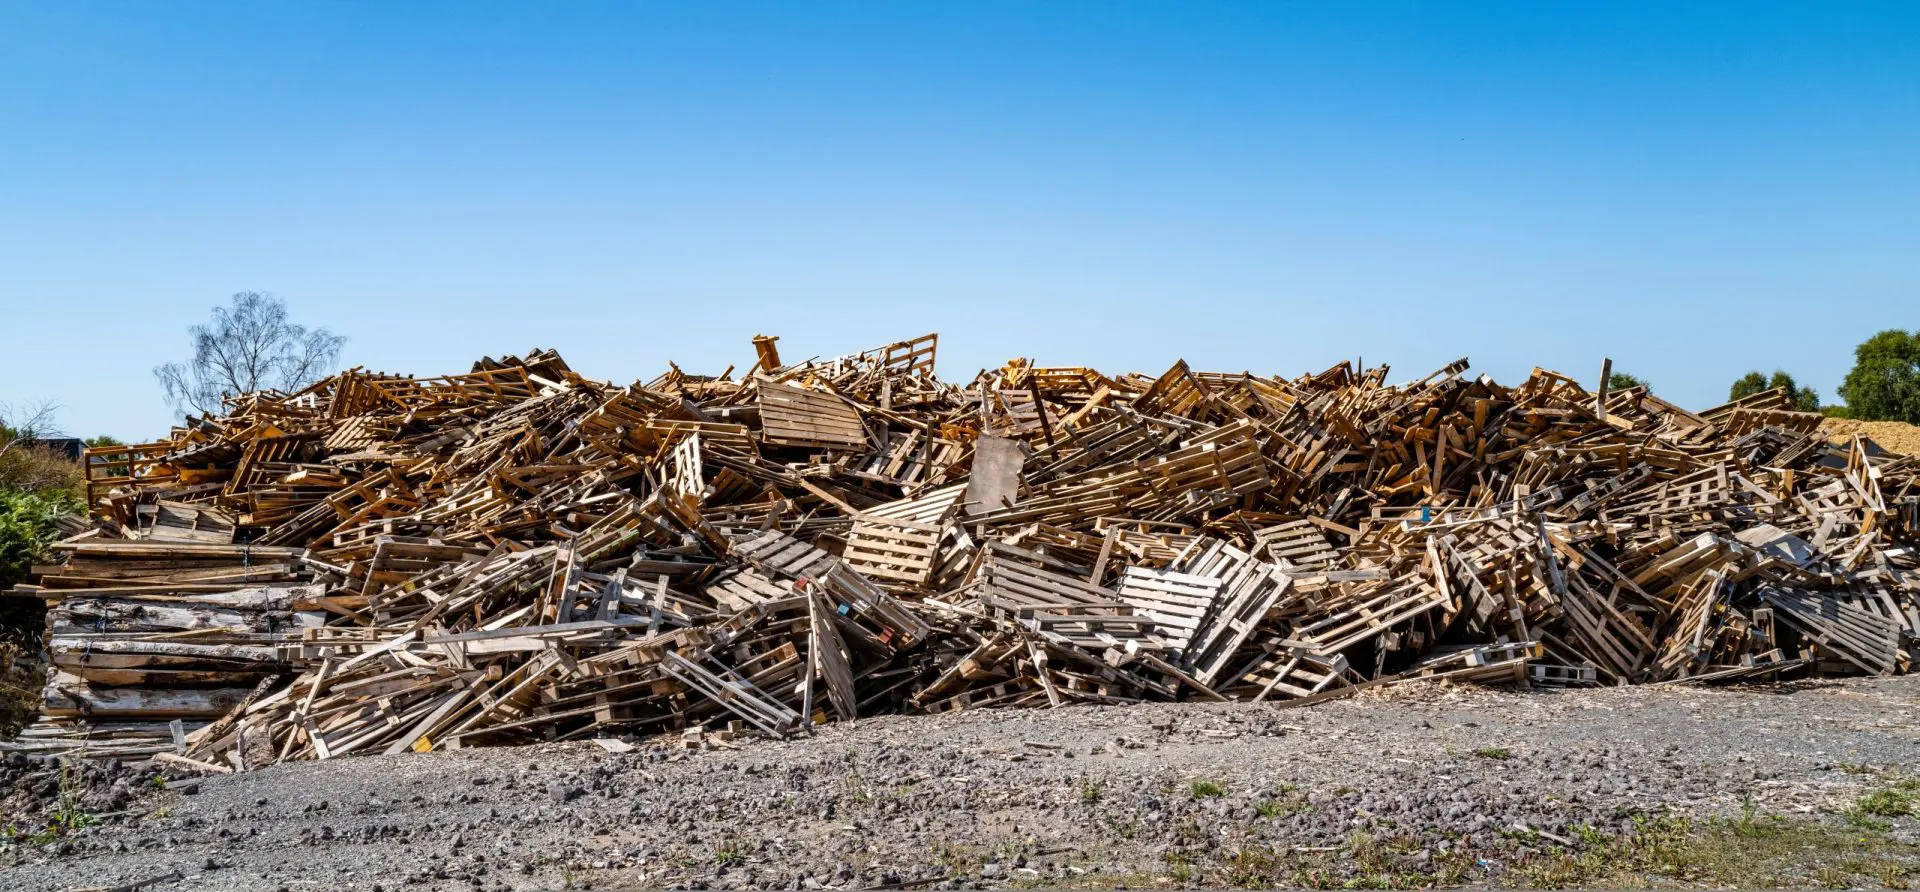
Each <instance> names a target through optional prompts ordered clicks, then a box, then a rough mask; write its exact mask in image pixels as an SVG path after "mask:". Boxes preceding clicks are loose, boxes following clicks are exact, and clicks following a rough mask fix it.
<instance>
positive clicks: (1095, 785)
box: [1080, 775, 1100, 805]
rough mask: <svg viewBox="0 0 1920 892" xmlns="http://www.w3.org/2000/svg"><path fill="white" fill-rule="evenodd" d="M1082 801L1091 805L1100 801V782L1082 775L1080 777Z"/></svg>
mask: <svg viewBox="0 0 1920 892" xmlns="http://www.w3.org/2000/svg"><path fill="white" fill-rule="evenodd" d="M1080 801H1081V802H1085V803H1087V804H1089V805H1091V804H1093V803H1095V802H1099V801H1100V782H1099V781H1097V780H1094V779H1093V778H1090V777H1087V776H1085V775H1082V776H1081V777H1080Z"/></svg>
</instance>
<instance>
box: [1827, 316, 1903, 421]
mask: <svg viewBox="0 0 1920 892" xmlns="http://www.w3.org/2000/svg"><path fill="white" fill-rule="evenodd" d="M1853 357H1854V362H1853V371H1850V372H1848V373H1847V378H1846V381H1845V382H1843V383H1842V384H1841V385H1840V398H1841V399H1844V400H1846V401H1847V413H1848V415H1849V416H1851V417H1853V418H1858V419H1861V420H1864V421H1905V422H1908V423H1910V424H1920V332H1915V333H1908V332H1904V331H1901V330H1899V329H1897V328H1893V329H1888V330H1886V331H1883V332H1880V333H1879V334H1876V335H1874V336H1873V337H1871V338H1868V339H1867V340H1866V341H1865V342H1864V343H1862V344H1861V345H1860V346H1859V347H1857V348H1855V349H1854V351H1853Z"/></svg>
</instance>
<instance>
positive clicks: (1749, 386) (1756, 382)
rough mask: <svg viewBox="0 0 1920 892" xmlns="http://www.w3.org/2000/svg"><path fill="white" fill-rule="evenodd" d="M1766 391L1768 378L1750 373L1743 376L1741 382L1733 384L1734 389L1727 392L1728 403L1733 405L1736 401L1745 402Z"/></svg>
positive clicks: (1757, 373) (1756, 373)
mask: <svg viewBox="0 0 1920 892" xmlns="http://www.w3.org/2000/svg"><path fill="white" fill-rule="evenodd" d="M1766 389H1767V376H1765V375H1762V374H1760V373H1759V372H1748V373H1746V374H1744V375H1741V376H1740V380H1738V381H1735V382H1733V387H1732V389H1730V390H1728V391H1727V402H1730V403H1731V402H1734V401H1736V400H1744V399H1746V398H1747V397H1750V396H1753V395H1754V394H1756V393H1760V392H1762V391H1764V390H1766Z"/></svg>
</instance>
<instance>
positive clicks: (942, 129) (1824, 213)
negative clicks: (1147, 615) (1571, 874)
mask: <svg viewBox="0 0 1920 892" xmlns="http://www.w3.org/2000/svg"><path fill="white" fill-rule="evenodd" d="M1916 286H1920V3H1916V2H1911V0H1907V2H1895V3H1878V4H1874V3H1847V2H1835V3H1823V2H1800V3H1785V4H1779V3H1755V2H1742V3H1707V2H1689V3H1679V4H1675V3H1665V2H1662V3H1644V4H1642V3H1630V2H1622V0H1608V2H1597V3H1579V2H1547V3H1542V2H1516V3H1453V4H1448V3H1437V2H1405V3H1360V2H1347V0H1342V2H1323V3H1286V2H1264V3H1248V4H1233V3H1193V2H1178V3H1164V4H1163V3H1145V2H1106V3H1074V2H1023V3H995V2H980V0H970V2H965V3H958V2H956V3H947V4H937V3H918V2H908V3H871V2H862V3H846V4H810V3H769V4H732V3H712V2H700V3H678V4H668V3H637V2H635V3H604V4H600V3H542V4H532V3H528V4H514V5H507V4H491V3H476V2H459V3H444V4H436V3H404V4H392V3H351V2H324V3H310V4H307V3H291V2H272V3H234V4H225V3H203V2H192V3H186V2H170V3H157V2H156V3H98V4H86V3H70V2H57V3H48V2H40V0H34V2H0V310H3V311H4V312H0V326H4V327H5V329H6V331H7V335H8V336H7V337H6V339H5V343H6V345H7V347H8V350H9V354H10V356H9V359H10V361H9V362H8V364H7V366H6V368H5V370H4V371H0V400H4V401H10V402H14V403H20V402H26V401H32V400H36V399H51V400H55V401H57V402H59V403H60V404H62V405H63V406H64V407H65V408H64V411H63V412H62V416H61V417H62V420H63V422H64V426H65V427H67V428H68V429H69V430H71V431H73V432H75V433H78V434H94V433H112V434H116V435H118V436H121V437H123V438H127V439H151V438H153V437H154V436H155V435H157V434H159V433H161V432H163V431H164V428H165V426H166V425H167V423H168V422H169V412H168V411H167V410H166V408H165V407H164V405H163V404H162V402H161V399H160V394H159V390H158V387H157V385H155V383H154V381H153V379H152V376H151V374H150V369H151V367H152V366H153V365H155V364H156V363H159V362H163V361H166V360H169V359H176V358H180V356H181V355H182V354H183V353H184V352H185V349H186V337H185V332H184V330H185V328H186V326H187V325H188V324H190V323H192V322H195V321H199V320H201V319H203V318H204V317H205V315H206V312H207V309H208V308H209V307H211V306H212V305H213V304H215V303H218V302H221V301H223V300H224V299H225V298H226V296H227V295H229V294H231V293H233V292H235V291H240V290H264V291H272V292H275V293H278V294H279V295H281V296H283V297H284V298H286V299H287V300H288V301H289V303H290V304H291V306H292V308H293V310H294V313H295V315H296V316H297V317H299V318H300V319H301V320H303V321H307V322H311V323H314V324H319V325H324V326H327V327H330V328H333V329H334V330H336V331H339V332H340V333H343V334H346V335H348V336H350V337H351V338H352V340H351V341H350V342H349V344H348V346H347V348H346V352H345V355H344V362H345V363H346V364H348V365H365V366H367V367H370V368H377V369H384V370H390V371H404V372H412V373H417V374H433V373H441V372H448V371H460V370H464V369H465V368H466V367H467V365H468V363H470V362H471V361H472V360H473V359H475V358H477V357H479V356H481V355H488V354H490V355H499V354H501V353H507V352H520V351H524V350H526V349H528V348H531V347H535V346H545V347H554V348H557V349H559V350H560V351H561V352H562V354H563V355H565V356H566V357H567V358H568V359H569V360H570V361H571V362H572V363H573V365H574V366H575V368H577V369H579V370H581V371H582V372H584V373H586V374H589V375H592V376H595V377H603V378H611V379H617V380H623V381H624V380H631V379H634V378H646V377H651V376H652V375H654V374H655V373H656V372H658V371H660V370H661V369H663V368H664V367H665V361H666V360H667V359H674V360H676V361H678V362H679V363H680V364H681V365H682V366H683V367H686V368H688V369H689V370H703V371H709V372H717V371H719V370H720V369H721V368H724V367H725V366H727V365H728V364H730V363H738V364H739V365H741V366H743V367H744V366H745V365H747V364H748V363H750V362H751V358H752V351H751V348H750V346H749V343H748V339H749V338H750V337H751V336H752V335H753V334H755V333H768V334H778V335H781V336H782V341H781V346H782V348H783V350H784V351H785V353H786V355H787V356H789V357H794V356H800V355H806V354H815V353H818V354H833V353H839V352H845V351H849V350H854V349H859V348H863V347H868V346H872V345H876V344H879V343H884V342H887V341H890V340H895V339H899V338H904V337H909V336H913V335H917V334H920V333H923V332H926V331H929V330H938V331H940V332H941V335H942V344H941V346H942V350H941V356H942V362H941V370H942V373H943V374H945V375H947V376H949V377H954V378H966V377H968V376H970V375H971V374H972V372H973V371H974V370H975V369H977V368H979V367H981V366H989V365H997V364H998V363H1000V362H1001V361H1002V360H1004V359H1006V358H1007V357H1009V356H1012V355H1016V354H1020V355H1029V356H1033V357H1035V358H1036V359H1037V360H1038V361H1039V362H1041V363H1043V364H1055V365H1072V364H1090V365H1095V366H1098V367H1100V368H1102V369H1106V370H1109V371H1120V370H1128V369H1133V370H1140V371H1148V372H1155V373H1157V372H1159V371H1161V370H1163V369H1164V368H1165V367H1166V366H1167V365H1168V364H1169V363H1170V362H1171V361H1172V360H1173V359H1174V358H1176V357H1181V356H1184V357H1186V358H1187V359H1189V360H1190V361H1192V362H1193V363H1194V364H1195V365H1197V366H1200V367H1204V368H1209V369H1217V370H1241V369H1252V370H1256V371H1260V372H1277V373H1286V374H1293V373H1297V372H1301V371H1307V370H1318V369H1320V368H1323V367H1325V366H1327V365H1330V364H1332V363H1333V362H1336V361H1338V360H1340V359H1342V358H1350V357H1354V356H1361V357H1364V358H1365V359H1366V360H1367V361H1368V362H1369V363H1372V362H1376V361H1387V362H1390V363H1391V364H1392V365H1393V366H1394V370H1395V375H1394V377H1395V378H1396V379H1401V378H1411V377H1417V376H1419V375H1422V374H1424V373H1426V372H1427V371H1428V370H1430V369H1432V368H1434V367H1437V366H1439V365H1441V364H1444V363H1446V362H1447V361H1449V360H1452V359H1454V358H1456V357H1458V356H1461V355H1466V356H1470V357H1472V359H1473V361H1474V365H1475V367H1476V368H1477V369H1478V370H1479V371H1482V372H1487V373H1491V374H1493V375H1494V376H1496V377H1497V378H1499V379H1501V380H1518V379H1520V378H1522V377H1524V376H1525V375H1526V374H1527V372H1528V370H1529V369H1531V368H1532V367H1533V366H1535V365H1542V366H1547V367H1552V368H1557V369H1559V370H1561V371H1564V372H1567V373H1569V374H1572V375H1575V376H1576V377H1578V378H1580V379H1581V380H1583V381H1587V382H1589V383H1590V382H1591V381H1592V380H1593V379H1594V378H1595V377H1596V375H1597V374H1598V369H1599V365H1600V359H1601V357H1602V355H1611V356H1612V357H1613V358H1614V360H1615V362H1616V366H1617V367H1619V368H1621V369H1624V370H1627V371H1630V372H1632V373H1634V374H1637V375H1640V376H1642V377H1645V378H1649V379H1651V380H1652V381H1653V382H1654V384H1655V386H1656V388H1657V389H1658V390H1660V391H1661V392H1662V393H1664V394H1665V395H1667V396H1669V397H1670V398H1673V399H1675V400H1677V401H1679V402H1681V403H1683V404H1686V405H1690V406H1695V407H1698V406H1704V405H1710V404H1712V403H1715V402H1718V401H1719V400H1720V399H1721V398H1723V397H1724V395H1725V388H1726V386H1727V384H1728V383H1729V382H1730V381H1731V379H1733V378H1734V377H1736V376H1737V375H1739V374H1740V373H1742V372H1744V371H1747V370H1748V369H1750V368H1756V367H1757V368H1761V369H1763V370H1771V369H1773V368H1774V367H1775V366H1780V367H1784V368H1785V369H1787V370H1788V371H1790V372H1792V373H1794V374H1795V375H1797V376H1798V377H1799V378H1800V379H1801V380H1802V382H1803V383H1806V384H1811V385H1813V386H1816V387H1818V388H1819V389H1820V391H1821V392H1822V394H1823V395H1825V396H1826V397H1827V398H1828V399H1829V400H1831V399H1832V398H1833V390H1834V387H1835V385H1837V384H1838V383H1839V381H1840V378H1841V376H1842V375H1843V374H1844V372H1845V370H1846V368H1847V367H1848V366H1849V365H1850V357H1851V350H1852V348H1853V345H1854V344H1856V343H1857V342H1859V341H1860V340H1862V339H1864V338H1865V337H1866V336H1867V335H1869V334H1871V333H1872V332H1874V331H1876V330H1878V329H1881V328H1888V327H1896V326H1898V327H1908V328H1911V327H1915V326H1920V313H1917V312H1916V310H1917V309H1920V289H1917V288H1916Z"/></svg>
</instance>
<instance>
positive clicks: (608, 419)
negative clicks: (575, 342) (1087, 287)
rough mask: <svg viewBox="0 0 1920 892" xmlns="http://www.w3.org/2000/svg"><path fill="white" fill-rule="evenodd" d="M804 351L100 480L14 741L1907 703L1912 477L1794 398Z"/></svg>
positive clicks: (225, 754) (530, 735)
mask: <svg viewBox="0 0 1920 892" xmlns="http://www.w3.org/2000/svg"><path fill="white" fill-rule="evenodd" d="M777 340H778V339H776V338H769V337H757V338H755V339H754V343H753V347H754V362H753V364H752V365H751V367H750V368H749V371H748V372H747V373H746V375H745V376H744V377H738V378H736V377H733V376H732V375H731V374H723V375H720V376H717V377H716V376H701V375H694V374H689V373H687V372H684V371H682V370H681V369H680V368H679V367H677V366H673V367H671V369H670V371H668V372H667V373H666V374H664V375H661V376H660V377H658V378H655V379H654V380H652V381H648V382H636V383H633V384H630V385H626V386H618V385H614V384H611V383H606V382H600V381H594V380H590V379H587V378H584V377H582V376H580V375H579V374H577V373H575V372H574V371H573V370H572V369H570V368H569V367H568V366H567V364H566V363H565V362H564V361H562V360H561V359H560V357H559V356H558V355H556V354H554V353H551V352H545V351H540V352H535V353H532V354H529V355H528V356H525V357H508V358H505V359H500V360H494V359H485V360H482V361H481V362H479V363H476V364H475V365H474V367H473V368H472V369H471V370H470V371H468V372H466V373H462V374H454V375H446V376H441V377H435V378H412V377H407V376H400V375H388V374H380V373H374V372H369V371H366V370H363V369H353V370H349V371H346V372H342V373H340V374H338V375H334V376H333V377H330V378H327V379H326V380H323V381H320V382H318V383H316V384H314V385H312V386H311V387H308V388H306V389H304V390H301V391H299V392H297V393H272V392H269V393H255V394H247V395H244V396H241V397H237V398H235V399H233V400H231V401H230V404H229V406H228V407H227V412H226V414H224V415H221V416H218V417H204V418H192V419H189V420H188V422H187V424H186V425H184V426H183V427H180V428H178V429H176V430H174V431H173V432H172V434H171V435H170V436H168V437H167V438H166V439H164V440H160V441H157V442H154V443H147V444H140V445H134V446H116V447H107V448H103V449H97V450H93V451H92V452H91V453H90V460H89V462H88V465H87V468H88V474H89V479H88V481H87V483H88V495H89V499H90V501H91V503H92V508H93V511H94V519H93V523H92V525H91V528H89V529H86V530H85V531H82V532H79V533H78V534H77V535H74V536H72V537H70V538H68V539H66V540H64V541H62V542H61V543H59V544H58V545H56V546H55V548H54V554H55V558H54V560H53V561H52V562H51V563H49V564H48V565H46V566H42V567H38V568H36V574H37V581H36V582H35V583H34V584H32V585H23V586H20V587H18V588H17V589H16V593H18V594H27V595H33V596H38V597H40V598H43V599H45V600H46V602H47V604H48V606H49V622H48V631H47V641H46V649H47V651H48V653H49V654H50V656H51V660H52V669H51V671H50V672H49V677H48V679H47V682H46V688H45V690H44V692H43V703H42V712H43V717H42V720H41V721H40V723H39V724H37V725H35V726H34V727H33V728H30V729H29V731H28V733H27V734H25V735H23V737H22V738H21V742H19V743H16V744H12V745H11V746H12V748H14V749H22V750H26V751H29V752H34V753H49V752H60V751H80V752H83V753H87V754H92V755H96V756H101V757H106V756H113V757H120V758H140V757H149V756H164V757H166V758H169V759H174V760H175V761H179V760H181V759H184V760H190V761H191V762H193V763H199V764H205V765H213V766H218V767H221V768H227V767H231V768H235V769H245V768H251V767H256V766H260V765H265V764H270V763H273V762H278V761H284V760H290V759H329V758H336V757H341V756H348V755H353V754H358V753H399V752H405V751H409V750H414V751H428V750H441V749H452V748H458V747H466V746H482V745H494V744H508V743H518V742H527V741H538V740H568V739H579V738H584V737H593V736H600V735H605V734H609V733H653V732H664V731H674V730H681V729H687V728H693V727H698V726H702V725H707V724H714V723H723V724H731V725H735V726H736V727H738V728H742V729H745V728H752V729H756V730H757V731H758V732H760V733H764V734H769V735H777V736H785V735H792V734H800V733H805V732H806V730H807V729H808V728H809V727H810V726H812V725H814V724H816V723H819V722H826V721H836V720H850V719H855V718H858V717H862V716H869V715H875V714H881V713H899V712H940V711H946V710H954V709H969V708H983V707H990V706H999V707H1012V706H1036V707H1045V706H1062V705H1067V704H1074V703H1106V704H1121V703H1132V702H1138V701H1143V700H1173V699H1184V698H1199V699H1209V700H1282V701H1285V700H1297V701H1300V702H1315V701H1317V700H1320V699H1324V698H1327V697H1334V696H1340V695H1342V694H1344V693H1351V692H1354V691H1358V690H1362V689H1365V688H1367V687H1375V686H1379V685H1383V684H1392V683H1396V682H1402V681H1407V680H1414V679H1455V680H1460V681H1472V682H1479V683H1488V684H1539V685H1554V686H1568V685H1594V684H1638V683H1705V682H1713V681H1722V680H1736V679H1738V680H1752V679H1764V678H1782V677H1788V676H1792V675H1807V674H1818V673H1867V674H1890V673H1898V672H1905V671H1908V670H1909V669H1911V668H1912V663H1913V658H1914V655H1915V647H1916V645H1915V642H1916V633H1920V552H1917V551H1916V535H1917V534H1920V530H1916V526H1915V522H1916V517H1920V461H1916V460H1915V459H1913V458H1908V457H1904V456H1900V455H1895V454H1892V453H1889V452H1886V451H1884V450H1882V449H1880V448H1878V447H1877V446H1875V445H1874V444H1873V443H1871V442H1870V441H1867V440H1865V439H1863V438H1861V437H1859V436H1854V437H1852V438H1850V439H1847V440H1845V441H1843V442H1829V441H1828V440H1827V439H1826V438H1825V437H1824V436H1823V435H1822V434H1820V433H1819V430H1818V423H1819V418H1818V416H1814V415H1809V414H1807V413H1800V412H1795V411H1793V408H1792V405H1791V401H1790V400H1788V399H1787V397H1786V396H1785V395H1784V394H1781V393H1778V392H1771V393H1765V394H1759V395H1755V396H1750V397H1747V398H1745V399H1742V400H1740V401H1739V402H1737V403H1733V404H1729V405H1727V406H1721V407H1716V408H1713V409H1709V410H1706V411H1704V412H1700V413H1691V412H1687V411H1685V410H1683V409H1680V408H1679V407H1677V406H1674V405H1672V404H1670V403H1667V402H1665V401H1662V400H1660V399H1658V398H1656V397H1654V396H1652V395H1651V394H1649V393H1647V392H1646V391H1645V389H1644V388H1635V389H1631V390H1625V391H1609V390H1606V389H1605V388H1601V389H1600V391H1599V392H1598V393H1594V392H1589V391H1587V390H1585V389H1584V388H1582V387H1581V386H1580V385H1579V384H1578V383H1577V382H1576V381H1574V380H1573V379H1570V378H1568V377H1566V376H1563V375H1560V374H1556V373H1553V372H1548V371H1544V370H1536V371H1535V372H1534V373H1533V374H1532V375H1531V376H1530V377H1528V378H1527V379H1526V380H1524V381H1521V382H1519V383H1518V384H1517V385H1512V386H1508V385H1502V384H1499V383H1496V382H1494V381H1492V380H1490V379H1488V378H1484V377H1482V378H1471V377H1468V376H1467V374H1466V370H1467V363H1466V361H1465V360H1461V361H1458V362H1455V363H1452V364H1450V365H1448V366H1446V367H1445V368H1442V369H1440V370H1438V371H1436V372H1434V373H1432V374H1430V375H1426V376H1425V377H1422V378H1419V379H1417V380H1414V381H1411V382H1409V383H1403V384H1391V383H1389V381H1388V370H1387V369H1386V368H1385V367H1377V368H1359V367H1356V366H1354V365H1352V364H1342V365H1337V366H1334V367H1333V368H1330V369H1326V370H1324V371H1321V372H1318V373H1315V374H1307V375H1301V376H1298V377H1294V378H1282V377H1269V376H1262V375H1256V374H1253V373H1250V372H1241V373H1218V372H1204V371H1198V370H1195V369H1194V368H1192V367H1191V366H1189V365H1188V363H1186V362H1185V361H1180V362H1175V363H1174V364H1173V365H1172V367H1171V368H1169V369H1168V370H1167V371H1166V372H1164V373H1162V374H1160V375H1157V376H1149V375H1139V374H1125V375H1111V374H1104V373H1101V372H1098V371H1095V370H1092V369H1087V368H1080V367H1067V366H1038V365H1036V364H1034V363H1033V362H1032V361H1031V360H1027V359H1017V360H1014V361H1012V362H1009V363H1007V364H1006V365H1005V366H1004V367H1002V368H999V369H994V370H990V371H986V372H982V373H981V374H980V375H978V376H976V377H975V378H974V379H973V380H972V381H970V382H968V383H966V384H964V385H956V384H953V383H949V382H945V381H942V380H940V379H939V378H938V377H936V376H935V374H934V360H935V357H936V354H937V347H938V340H937V338H936V337H935V336H933V335H928V336H926V337H922V338H915V339H913V340H909V341H903V342H900V343H897V344H890V345H887V346H884V347H880V348H877V349H874V350H867V351H864V352H860V353H854V354H849V355H846V356H840V357H836V358H831V359H819V358H814V359H809V360H806V361H803V362H800V363H795V364H788V363H785V362H784V361H783V360H782V357H781V355H780V354H781V351H780V349H779V347H778V344H777ZM729 371H731V370H729ZM181 764H187V763H186V762H182V763H181Z"/></svg>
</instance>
